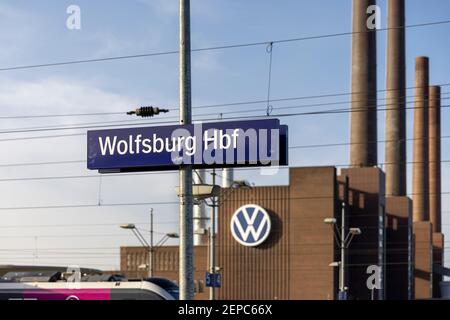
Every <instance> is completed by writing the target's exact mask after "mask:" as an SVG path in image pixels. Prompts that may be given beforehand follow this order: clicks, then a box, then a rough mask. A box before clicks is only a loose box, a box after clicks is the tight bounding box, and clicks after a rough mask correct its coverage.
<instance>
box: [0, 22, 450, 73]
mask: <svg viewBox="0 0 450 320" xmlns="http://www.w3.org/2000/svg"><path fill="white" fill-rule="evenodd" d="M449 23H450V20H441V21H430V22H424V23H416V24H410V25H405V26H401V27H395V28H379V29H374V30H369V31H359V32H351V31H349V32H338V33H329V34H322V35H312V36H304V37H295V38H286V39H278V40H268V41H258V42H246V43H238V44H229V45H218V46H211V47H204V48H194V49H191V52H202V51H215V50H224V49H235V48H245V47H255V46H263V45H265V46H266V45H267V44H269V43H272V44H276V43H278V44H281V43H290V42H298V41H308V40H319V39H327V38H334V37H343V36H350V35H353V34H361V33H368V32H384V31H388V30H391V29H399V28H402V29H412V28H421V27H429V26H438V25H444V24H449ZM175 54H179V50H170V51H159V52H147V53H142V54H132V55H122V56H111V57H104V58H93V59H79V60H71V61H60V62H52V63H39V64H30V65H19V66H11V67H3V68H0V72H4V71H14V70H25V69H37V68H48V67H57V66H67V65H76V64H85V63H94V62H106V61H114V60H125V59H137V58H146V57H155V56H167V55H175Z"/></svg>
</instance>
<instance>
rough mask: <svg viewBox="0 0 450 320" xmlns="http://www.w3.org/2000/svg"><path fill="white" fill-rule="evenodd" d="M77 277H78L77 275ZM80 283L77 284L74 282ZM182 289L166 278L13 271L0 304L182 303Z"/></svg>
mask: <svg viewBox="0 0 450 320" xmlns="http://www.w3.org/2000/svg"><path fill="white" fill-rule="evenodd" d="M75 276H76V274H75ZM74 279H76V281H74ZM178 298H179V288H178V286H177V285H176V284H175V283H174V282H172V281H170V280H168V279H165V278H158V277H151V278H143V279H127V278H126V277H124V276H123V275H120V274H112V275H110V274H102V273H101V272H98V271H94V272H91V271H88V272H86V271H79V273H78V278H77V277H74V273H67V272H64V271H61V270H58V269H53V270H46V269H42V268H41V269H40V270H27V271H10V272H7V273H6V274H4V275H3V276H1V278H0V300H178Z"/></svg>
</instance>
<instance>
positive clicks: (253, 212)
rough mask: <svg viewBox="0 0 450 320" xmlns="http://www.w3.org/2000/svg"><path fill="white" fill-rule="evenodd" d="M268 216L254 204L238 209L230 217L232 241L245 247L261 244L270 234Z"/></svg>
mask: <svg viewBox="0 0 450 320" xmlns="http://www.w3.org/2000/svg"><path fill="white" fill-rule="evenodd" d="M270 227H271V224H270V216H269V214H268V213H267V211H266V210H264V209H263V208H261V207H260V206H257V205H256V204H248V205H245V206H242V207H240V208H239V209H237V210H236V212H235V213H234V214H233V216H232V217H231V223H230V229H231V234H232V235H233V237H234V239H235V240H236V241H237V242H239V243H240V244H242V245H243V246H247V247H255V246H257V245H260V244H261V243H263V242H264V241H265V240H266V239H267V237H268V236H269V233H270Z"/></svg>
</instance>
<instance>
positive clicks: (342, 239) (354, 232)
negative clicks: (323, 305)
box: [323, 201, 362, 300]
mask: <svg viewBox="0 0 450 320" xmlns="http://www.w3.org/2000/svg"><path fill="white" fill-rule="evenodd" d="M345 210H346V206H345V202H344V201H343V202H342V210H341V230H339V228H338V227H337V220H336V218H325V219H324V220H323V222H324V223H325V224H328V225H330V226H332V228H333V234H334V237H335V240H336V242H337V243H339V247H340V250H341V261H335V262H332V263H330V265H329V266H330V267H339V300H346V298H347V291H348V287H346V286H345V282H346V279H345V256H346V250H347V249H348V247H349V246H350V243H351V242H352V240H353V238H354V237H355V236H359V235H361V234H362V231H361V229H360V228H350V229H349V230H348V233H347V234H345Z"/></svg>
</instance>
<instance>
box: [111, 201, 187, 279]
mask: <svg viewBox="0 0 450 320" xmlns="http://www.w3.org/2000/svg"><path fill="white" fill-rule="evenodd" d="M150 216H151V219H150V244H149V243H148V242H147V240H145V238H144V236H143V235H142V233H141V232H140V231H139V229H138V228H137V227H136V225H134V224H133V223H127V224H122V225H120V228H122V229H126V230H131V231H133V233H134V235H135V236H136V238H137V239H138V240H139V242H140V243H141V244H142V246H143V247H144V248H146V249H147V250H148V253H149V255H148V260H149V263H148V276H149V277H150V278H151V277H153V273H154V272H153V265H154V263H153V256H154V255H153V254H154V250H155V248H158V247H160V246H162V245H163V244H164V243H166V241H167V240H169V239H176V238H179V235H178V233H175V232H172V233H166V234H165V235H164V236H163V237H162V238H161V239H160V240H159V241H158V243H157V244H156V246H155V245H153V209H152V210H151V212H150Z"/></svg>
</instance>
